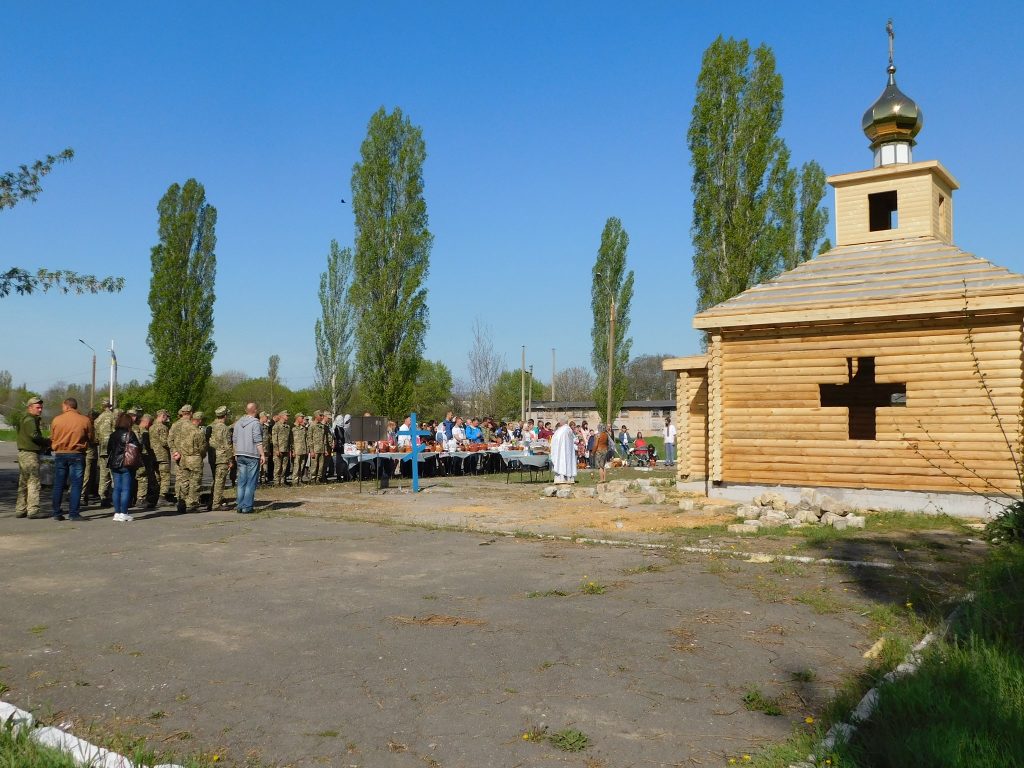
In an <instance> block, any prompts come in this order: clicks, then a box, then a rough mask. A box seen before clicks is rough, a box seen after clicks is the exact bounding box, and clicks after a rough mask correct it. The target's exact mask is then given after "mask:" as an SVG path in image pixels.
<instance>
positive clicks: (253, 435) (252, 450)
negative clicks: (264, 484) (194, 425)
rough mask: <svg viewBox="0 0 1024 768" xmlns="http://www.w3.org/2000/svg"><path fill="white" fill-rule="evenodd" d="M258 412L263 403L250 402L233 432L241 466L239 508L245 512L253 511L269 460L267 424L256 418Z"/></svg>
mask: <svg viewBox="0 0 1024 768" xmlns="http://www.w3.org/2000/svg"><path fill="white" fill-rule="evenodd" d="M258 412H259V406H258V405H256V403H247V404H246V406H245V416H243V417H242V418H240V419H239V420H238V421H236V422H235V426H234V427H233V429H232V434H231V441H232V444H233V445H234V448H235V463H236V464H237V465H238V494H237V496H236V499H235V509H236V511H237V512H239V513H241V514H243V515H248V514H252V507H253V500H254V498H255V496H256V481H257V480H259V477H260V467H261V466H262V465H264V464H266V463H267V456H266V453H265V452H264V450H263V427H262V425H261V424H260V420H259V419H258V418H257V417H256V414H257V413H258Z"/></svg>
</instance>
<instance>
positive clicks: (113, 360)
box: [110, 339, 117, 408]
mask: <svg viewBox="0 0 1024 768" xmlns="http://www.w3.org/2000/svg"><path fill="white" fill-rule="evenodd" d="M116 392H117V355H116V354H115V353H114V340H113V339H111V340H110V404H111V405H112V406H114V407H115V408H116V407H117V402H116V401H115V400H114V394H115V393H116Z"/></svg>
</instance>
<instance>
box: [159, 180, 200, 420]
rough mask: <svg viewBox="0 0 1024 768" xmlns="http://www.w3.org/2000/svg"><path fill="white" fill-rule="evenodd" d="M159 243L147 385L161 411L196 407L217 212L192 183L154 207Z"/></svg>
mask: <svg viewBox="0 0 1024 768" xmlns="http://www.w3.org/2000/svg"><path fill="white" fill-rule="evenodd" d="M157 212H158V213H159V216H160V223H159V227H158V233H159V237H160V242H159V243H158V244H157V245H155V246H153V249H152V251H151V254H150V260H151V262H152V268H153V276H152V277H151V278H150V281H149V308H150V311H151V312H152V319H151V320H150V323H149V335H148V337H147V339H146V340H147V342H148V343H149V349H150V351H151V352H152V354H153V362H154V364H155V365H156V374H155V376H154V378H153V386H154V388H155V390H156V392H157V395H158V396H159V398H160V401H161V402H162V403H164V405H165V407H167V408H177V407H179V406H181V405H183V404H185V403H195V402H198V401H199V399H200V397H201V396H202V394H203V390H204V389H205V387H206V381H207V379H209V378H210V372H211V370H212V364H213V353H214V352H216V351H217V345H216V344H215V343H214V341H213V300H214V295H215V294H214V280H215V279H216V277H217V257H216V255H215V254H214V248H215V247H216V245H217V235H216V233H215V229H216V226H217V209H216V208H214V207H213V206H212V205H210V204H209V203H207V202H206V190H205V189H203V185H202V184H200V183H199V182H198V181H196V180H195V179H189V180H188V181H186V182H185V186H183V187H182V186H178V184H177V183H175V184H171V186H170V187H169V188H168V189H167V193H166V194H165V195H164V196H163V197H162V198H160V202H159V204H158V205H157Z"/></svg>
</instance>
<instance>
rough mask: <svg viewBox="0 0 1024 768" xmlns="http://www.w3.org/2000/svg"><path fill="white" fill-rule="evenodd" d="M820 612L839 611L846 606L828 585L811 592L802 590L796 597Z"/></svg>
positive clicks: (800, 601)
mask: <svg viewBox="0 0 1024 768" xmlns="http://www.w3.org/2000/svg"><path fill="white" fill-rule="evenodd" d="M793 599H794V600H796V601H797V602H798V603H803V604H804V605H806V606H808V607H809V608H810V609H811V610H812V611H814V612H815V613H818V614H822V615H824V614H828V613H839V612H840V611H842V610H843V609H844V608H845V606H844V605H843V604H842V603H841V602H840V601H839V600H838V599H837V598H836V596H835V595H833V594H832V591H831V590H830V589H829V588H828V587H821V588H819V589H816V590H814V591H811V592H802V593H800V594H799V595H797V596H796V597H795V598H793Z"/></svg>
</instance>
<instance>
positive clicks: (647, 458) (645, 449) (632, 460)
mask: <svg viewBox="0 0 1024 768" xmlns="http://www.w3.org/2000/svg"><path fill="white" fill-rule="evenodd" d="M628 459H629V466H631V467H653V466H654V464H655V462H657V460H658V456H657V452H656V451H655V450H654V446H653V445H649V444H648V445H642V446H640V447H639V448H637V447H636V446H635V445H634V446H633V447H632V448H630V450H629V455H628Z"/></svg>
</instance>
